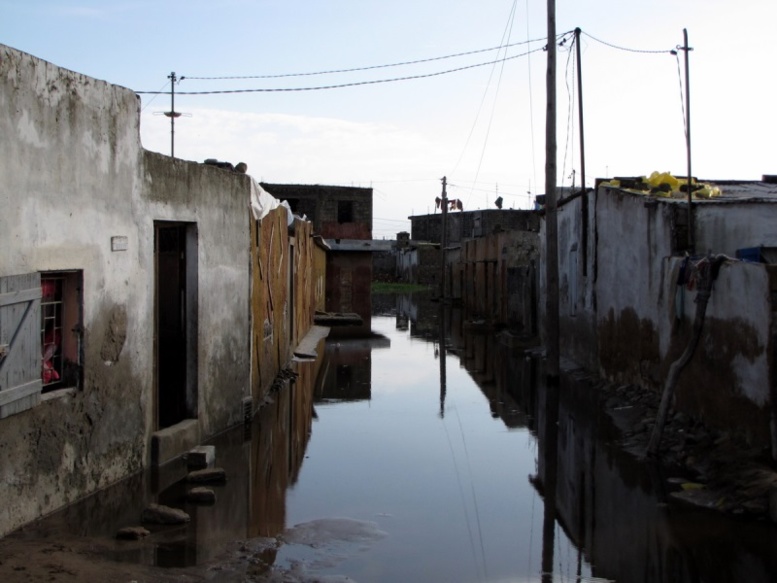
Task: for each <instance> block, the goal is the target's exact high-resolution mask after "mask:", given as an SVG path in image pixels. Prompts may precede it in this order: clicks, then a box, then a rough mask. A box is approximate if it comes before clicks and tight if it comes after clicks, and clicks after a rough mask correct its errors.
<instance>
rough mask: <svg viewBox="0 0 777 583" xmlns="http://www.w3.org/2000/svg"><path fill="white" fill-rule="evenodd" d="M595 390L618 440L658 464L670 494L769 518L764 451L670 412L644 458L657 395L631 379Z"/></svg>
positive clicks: (773, 480)
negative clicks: (655, 446) (656, 444)
mask: <svg viewBox="0 0 777 583" xmlns="http://www.w3.org/2000/svg"><path fill="white" fill-rule="evenodd" d="M600 390H601V391H602V398H603V400H604V409H605V411H606V412H607V413H608V414H609V416H610V417H611V418H612V419H613V421H614V423H615V425H616V426H617V427H618V429H619V430H620V437H619V443H620V446H621V447H622V448H623V449H624V450H625V451H627V452H629V453H631V454H633V455H634V456H636V457H638V458H640V459H644V460H645V461H646V463H654V464H656V465H657V466H658V467H659V469H660V473H661V475H663V476H665V479H666V483H667V488H668V489H670V490H673V491H672V492H671V494H670V496H671V498H672V499H674V500H678V501H681V502H684V503H688V504H692V505H694V506H699V507H703V508H707V509H710V510H715V511H718V512H722V513H725V514H728V515H733V516H741V517H746V518H750V519H756V520H769V519H770V515H772V514H774V511H775V510H777V508H771V507H772V506H774V503H770V499H771V498H772V497H773V496H774V495H775V494H773V493H777V472H776V471H775V469H774V463H773V462H772V460H771V457H770V452H769V451H766V450H763V449H759V448H754V447H751V446H749V445H748V444H747V441H746V440H745V438H744V436H737V435H734V434H732V433H730V432H721V431H717V430H714V429H711V428H709V427H707V426H705V424H704V423H702V422H700V421H698V420H694V419H692V418H690V417H689V416H687V415H685V414H683V413H678V412H670V414H669V418H668V419H667V422H666V425H665V427H664V433H663V436H662V440H661V445H660V448H659V452H658V455H657V458H656V459H655V460H648V459H647V457H646V450H647V445H648V441H649V440H650V436H651V433H652V431H653V427H654V425H655V418H656V412H657V410H658V403H659V397H660V395H659V394H658V393H656V392H655V391H651V390H647V389H643V388H640V387H638V386H634V385H622V386H619V387H613V386H607V385H605V386H603V387H601V389H600ZM776 502H777V500H776ZM774 515H775V517H776V518H777V514H774Z"/></svg>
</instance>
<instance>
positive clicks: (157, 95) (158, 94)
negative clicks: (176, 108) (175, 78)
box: [140, 82, 170, 113]
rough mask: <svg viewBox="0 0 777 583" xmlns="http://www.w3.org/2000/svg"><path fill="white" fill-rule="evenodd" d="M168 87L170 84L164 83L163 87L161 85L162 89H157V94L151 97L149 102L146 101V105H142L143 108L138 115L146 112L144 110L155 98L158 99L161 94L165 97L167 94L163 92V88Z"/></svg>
mask: <svg viewBox="0 0 777 583" xmlns="http://www.w3.org/2000/svg"><path fill="white" fill-rule="evenodd" d="M168 85H170V82H167V83H165V84H164V85H162V87H160V88H159V91H157V92H156V93H155V94H154V97H152V98H151V99H149V100H148V103H146V105H144V106H143V108H142V109H141V110H140V113H143V112H144V111H146V108H147V107H148V106H149V105H151V104H152V103H154V100H155V99H156V98H157V97H159V96H160V95H162V94H165V95H167V92H165V91H164V89H165V88H166V87H167V86H168Z"/></svg>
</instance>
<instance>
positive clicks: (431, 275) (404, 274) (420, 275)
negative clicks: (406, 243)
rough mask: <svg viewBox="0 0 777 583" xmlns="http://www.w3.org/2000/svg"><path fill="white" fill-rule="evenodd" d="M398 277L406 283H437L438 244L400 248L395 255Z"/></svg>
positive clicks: (438, 272)
mask: <svg viewBox="0 0 777 583" xmlns="http://www.w3.org/2000/svg"><path fill="white" fill-rule="evenodd" d="M397 269H398V271H399V277H400V279H401V280H402V281H404V282H407V283H418V284H423V285H439V281H440V273H441V272H440V249H439V245H436V246H435V245H430V244H423V243H421V244H418V245H415V246H412V247H407V248H404V249H400V250H399V252H398V255H397Z"/></svg>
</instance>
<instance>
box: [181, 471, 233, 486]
mask: <svg viewBox="0 0 777 583" xmlns="http://www.w3.org/2000/svg"><path fill="white" fill-rule="evenodd" d="M186 481H187V482H197V483H206V482H226V481H227V473H226V472H225V471H224V468H205V469H204V470H195V471H194V472H189V475H188V476H186Z"/></svg>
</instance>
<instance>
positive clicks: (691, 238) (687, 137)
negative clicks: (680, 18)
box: [677, 28, 696, 255]
mask: <svg viewBox="0 0 777 583" xmlns="http://www.w3.org/2000/svg"><path fill="white" fill-rule="evenodd" d="M677 48H678V49H680V50H681V51H684V52H685V150H686V158H687V160H688V252H689V253H690V254H691V255H693V253H694V251H695V247H696V237H695V236H694V233H693V194H692V192H691V191H692V188H691V177H692V176H693V175H692V174H691V77H690V74H689V72H688V62H689V58H688V53H690V52H691V51H692V50H693V49H692V48H691V47H689V46H688V29H687V28H684V29H683V46H681V47H677Z"/></svg>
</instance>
